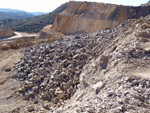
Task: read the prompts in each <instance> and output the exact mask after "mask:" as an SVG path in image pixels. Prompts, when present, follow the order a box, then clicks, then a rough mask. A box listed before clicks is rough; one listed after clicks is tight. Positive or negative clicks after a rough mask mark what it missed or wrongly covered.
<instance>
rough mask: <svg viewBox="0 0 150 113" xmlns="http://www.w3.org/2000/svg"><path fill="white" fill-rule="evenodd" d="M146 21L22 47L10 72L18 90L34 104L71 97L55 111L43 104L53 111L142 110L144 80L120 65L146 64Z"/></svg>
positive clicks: (145, 105) (148, 94) (149, 94)
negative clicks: (20, 53)
mask: <svg viewBox="0 0 150 113" xmlns="http://www.w3.org/2000/svg"><path fill="white" fill-rule="evenodd" d="M149 19H150V16H148V17H147V22H144V19H143V18H141V19H139V21H136V20H131V21H126V22H125V23H123V24H122V25H119V26H118V27H117V28H114V29H105V30H102V31H97V32H95V33H92V34H80V35H75V36H70V37H67V38H63V39H59V40H56V41H54V42H51V43H47V44H46V43H45V44H41V45H34V46H32V47H28V48H26V49H24V50H23V52H24V57H23V58H22V59H21V60H20V61H19V62H18V63H17V64H16V65H15V69H16V70H17V74H16V75H14V76H13V77H15V78H16V79H18V80H20V81H21V83H22V85H21V87H20V89H19V92H20V93H22V95H23V97H24V99H31V100H33V102H34V103H38V101H39V100H48V101H51V102H52V104H57V105H61V104H63V103H64V101H65V100H67V99H70V98H71V97H72V98H71V99H70V100H68V101H66V103H65V104H64V105H63V106H60V107H59V108H58V109H57V107H58V106H57V107H56V108H54V107H53V108H52V109H51V107H50V106H49V104H44V105H43V108H45V109H46V110H52V111H56V113H67V112H77V113H80V112H90V113H103V112H108V113H109V112H110V113H112V112H114V113H120V112H123V113H124V112H126V113H128V112H134V110H135V111H136V112H138V111H139V112H145V113H147V112H148V111H149V108H150V101H149V100H150V85H149V84H150V80H149V79H144V78H140V77H136V76H133V75H132V73H131V74H129V73H127V72H128V71H129V70H126V69H127V68H131V67H134V68H136V67H138V66H139V67H140V68H139V69H144V66H143V65H145V67H146V69H147V68H148V69H149V67H150V65H149V63H148V62H149V61H150V51H149V48H150V43H149V42H150V40H149V32H147V31H148V29H149V28H148V27H149V25H147V24H149V23H148V22H149ZM146 23H147V24H146ZM141 25H143V26H141ZM130 66H131V67H130ZM148 72H149V71H148ZM133 74H134V75H136V74H135V73H133ZM29 108H30V107H29ZM56 109H57V110H56ZM31 110H32V109H31ZM35 110H36V109H35ZM28 111H30V109H29V110H28Z"/></svg>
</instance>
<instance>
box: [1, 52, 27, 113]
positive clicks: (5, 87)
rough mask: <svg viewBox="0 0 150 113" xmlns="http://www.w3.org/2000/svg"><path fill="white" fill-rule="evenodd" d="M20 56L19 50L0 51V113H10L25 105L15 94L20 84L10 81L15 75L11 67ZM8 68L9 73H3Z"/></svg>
mask: <svg viewBox="0 0 150 113" xmlns="http://www.w3.org/2000/svg"><path fill="white" fill-rule="evenodd" d="M22 56H23V54H22V53H20V50H7V51H0V113H8V112H12V111H13V110H15V109H17V108H19V107H20V106H23V105H25V104H26V103H27V102H26V101H23V100H22V99H21V97H20V96H19V95H18V94H17V92H16V90H17V88H18V87H19V86H20V82H19V81H16V80H15V79H12V75H14V74H15V73H16V72H15V70H14V69H13V66H14V65H15V63H17V62H18V61H19V59H20V58H21V57H22ZM8 66H10V67H11V71H10V72H6V71H5V69H6V67H8Z"/></svg>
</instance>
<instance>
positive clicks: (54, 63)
mask: <svg viewBox="0 0 150 113" xmlns="http://www.w3.org/2000/svg"><path fill="white" fill-rule="evenodd" d="M100 32H101V33H99V31H98V32H97V33H95V34H92V35H91V36H93V38H92V37H91V36H90V35H88V36H85V35H77V36H72V37H69V38H63V39H60V40H57V41H54V42H52V43H49V44H41V45H35V46H32V47H28V48H26V49H25V50H23V51H24V58H22V59H21V60H20V61H19V62H18V64H16V66H15V69H16V70H17V74H16V75H14V77H15V78H17V79H18V80H20V81H22V87H21V88H20V89H19V92H21V93H22V94H23V96H24V98H25V99H30V98H33V99H35V100H37V99H43V100H49V101H52V102H54V103H58V102H60V103H61V101H62V100H66V99H69V98H70V97H71V96H72V95H73V94H74V93H75V91H76V90H77V87H78V84H79V75H80V73H81V71H82V67H83V66H84V65H85V64H87V63H88V62H89V61H90V60H91V58H94V57H97V55H98V54H99V51H100V49H99V48H95V47H97V46H100V45H99V43H102V42H103V41H101V40H102V38H103V40H104V42H105V41H109V38H106V39H105V38H104V36H105V37H107V35H108V34H110V32H111V31H109V32H108V31H106V30H103V31H100ZM98 33H99V35H98ZM95 35H98V36H97V37H94V36H95ZM89 36H90V37H91V38H89ZM110 38H111V37H110Z"/></svg>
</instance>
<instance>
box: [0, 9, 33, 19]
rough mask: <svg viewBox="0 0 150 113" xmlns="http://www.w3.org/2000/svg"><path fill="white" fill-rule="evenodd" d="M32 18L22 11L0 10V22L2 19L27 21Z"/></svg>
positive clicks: (31, 15)
mask: <svg viewBox="0 0 150 113" xmlns="http://www.w3.org/2000/svg"><path fill="white" fill-rule="evenodd" d="M31 17H34V15H33V14H31V13H28V12H25V11H22V10H14V9H7V8H0V20H2V19H8V18H12V19H28V18H31Z"/></svg>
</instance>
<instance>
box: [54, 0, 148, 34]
mask: <svg viewBox="0 0 150 113" xmlns="http://www.w3.org/2000/svg"><path fill="white" fill-rule="evenodd" d="M149 13H150V7H143V6H139V7H131V6H119V5H114V4H104V3H90V2H74V1H70V2H69V3H68V5H67V8H66V10H64V11H63V12H62V13H59V14H58V15H57V17H56V19H55V21H54V23H53V27H52V28H53V29H55V30H56V31H59V32H62V33H64V34H76V33H92V32H94V31H96V30H103V29H106V28H114V27H116V26H117V25H118V24H121V23H122V22H123V21H124V20H126V19H135V18H139V17H140V16H147V15H148V14H149Z"/></svg>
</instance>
